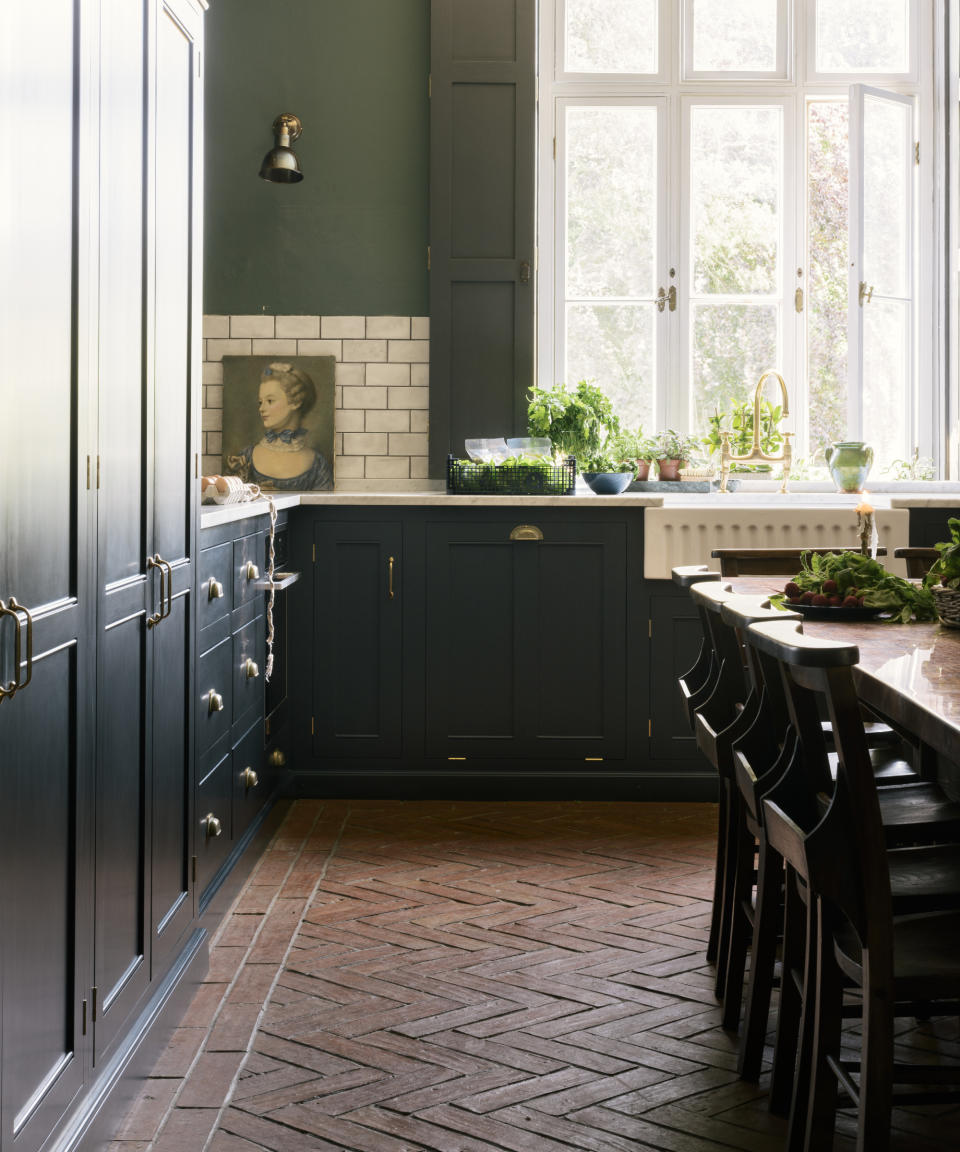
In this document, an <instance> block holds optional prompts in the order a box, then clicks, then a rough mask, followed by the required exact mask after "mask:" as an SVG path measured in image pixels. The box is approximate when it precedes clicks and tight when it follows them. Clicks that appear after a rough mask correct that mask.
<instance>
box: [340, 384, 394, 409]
mask: <svg viewBox="0 0 960 1152" xmlns="http://www.w3.org/2000/svg"><path fill="white" fill-rule="evenodd" d="M342 406H343V407H344V408H386V406H387V389H386V388H369V387H367V388H344V390H343V401H342Z"/></svg>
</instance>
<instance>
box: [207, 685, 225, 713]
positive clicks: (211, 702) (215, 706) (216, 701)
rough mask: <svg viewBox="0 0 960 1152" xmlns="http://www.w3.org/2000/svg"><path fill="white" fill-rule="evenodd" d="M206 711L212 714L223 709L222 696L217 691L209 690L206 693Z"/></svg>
mask: <svg viewBox="0 0 960 1152" xmlns="http://www.w3.org/2000/svg"><path fill="white" fill-rule="evenodd" d="M207 711H208V713H209V714H210V715H211V716H212V715H213V714H214V712H222V711H223V697H222V696H221V695H220V693H219V692H213V691H211V692H210V693H208V695H207Z"/></svg>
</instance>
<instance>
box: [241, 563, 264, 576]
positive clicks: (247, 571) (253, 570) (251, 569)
mask: <svg viewBox="0 0 960 1152" xmlns="http://www.w3.org/2000/svg"><path fill="white" fill-rule="evenodd" d="M243 573H244V575H245V576H246V578H247V579H248V580H259V579H260V569H259V568H258V567H257V566H256V564H254V562H253V561H252V560H248V561H247V564H246V567H245V568H244V570H243Z"/></svg>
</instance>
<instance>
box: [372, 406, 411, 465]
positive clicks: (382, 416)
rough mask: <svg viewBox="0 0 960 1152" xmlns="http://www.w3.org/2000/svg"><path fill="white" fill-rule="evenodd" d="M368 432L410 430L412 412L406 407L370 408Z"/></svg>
mask: <svg viewBox="0 0 960 1152" xmlns="http://www.w3.org/2000/svg"><path fill="white" fill-rule="evenodd" d="M366 415H367V424H366V431H367V432H409V431H410V413H409V412H408V411H407V410H406V409H405V408H395V409H370V410H368V411H367V414H366ZM391 454H393V450H392V449H391Z"/></svg>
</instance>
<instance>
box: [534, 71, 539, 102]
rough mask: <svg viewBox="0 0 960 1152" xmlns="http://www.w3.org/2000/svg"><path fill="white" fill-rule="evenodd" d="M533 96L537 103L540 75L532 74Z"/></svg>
mask: <svg viewBox="0 0 960 1152" xmlns="http://www.w3.org/2000/svg"><path fill="white" fill-rule="evenodd" d="M533 98H534V100H535V101H536V102H537V103H538V104H539V103H540V77H539V76H534V78H533Z"/></svg>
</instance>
